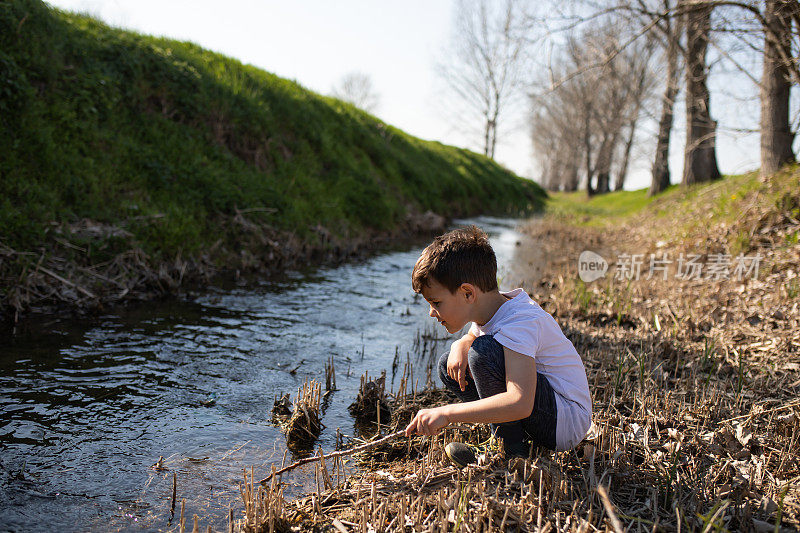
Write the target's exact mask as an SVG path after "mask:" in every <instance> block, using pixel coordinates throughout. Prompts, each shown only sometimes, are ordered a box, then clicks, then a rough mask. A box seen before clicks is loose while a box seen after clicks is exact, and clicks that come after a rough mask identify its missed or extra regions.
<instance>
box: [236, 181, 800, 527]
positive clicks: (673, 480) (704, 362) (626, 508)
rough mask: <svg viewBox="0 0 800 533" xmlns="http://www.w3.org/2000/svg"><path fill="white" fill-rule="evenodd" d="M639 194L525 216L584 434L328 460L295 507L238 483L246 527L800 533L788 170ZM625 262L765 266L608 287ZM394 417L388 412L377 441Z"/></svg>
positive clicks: (540, 294) (275, 493)
mask: <svg viewBox="0 0 800 533" xmlns="http://www.w3.org/2000/svg"><path fill="white" fill-rule="evenodd" d="M636 195H637V192H634V193H622V194H617V196H618V197H623V198H626V199H629V200H631V202H630V203H629V204H628V205H626V206H620V205H618V206H615V205H614V203H613V202H612V201H611V200H612V199H613V198H614V196H611V195H609V196H608V197H606V198H596V199H592V200H590V201H588V202H587V201H585V200H584V199H582V198H581V199H580V200H579V201H575V202H572V201H571V200H569V198H564V197H563V196H562V197H556V199H555V201H554V203H556V204H558V203H560V205H561V207H560V212H559V213H557V214H556V213H553V211H552V210H551V211H550V215H548V216H545V217H544V219H535V220H533V221H531V223H530V225H529V226H528V227H527V228H526V229H525V231H526V232H527V233H529V234H530V235H531V236H532V239H530V240H523V241H521V242H522V243H524V244H521V245H520V246H535V247H537V248H542V249H544V254H543V256H544V257H545V258H548V262H547V265H546V267H545V273H544V276H543V277H542V278H540V277H538V276H535V277H534V276H532V277H531V279H529V280H527V282H525V283H524V284H523V286H524V287H525V288H526V290H527V291H528V292H529V293H530V294H531V295H532V296H533V297H534V299H535V300H537V301H538V302H539V303H540V304H541V305H542V307H544V308H545V309H546V310H547V311H548V312H549V313H551V314H552V315H553V316H554V317H555V318H556V320H557V322H558V323H559V325H560V326H561V328H562V329H563V331H564V333H565V334H566V335H567V337H568V338H569V339H570V340H571V341H572V343H573V344H574V345H575V347H576V349H577V350H578V352H579V353H580V354H581V357H582V359H583V361H584V365H585V367H586V371H587V376H588V380H589V386H590V390H591V392H592V401H593V427H592V429H591V430H590V432H589V434H588V435H587V436H586V438H585V439H584V440H583V442H581V443H580V444H579V445H578V446H577V447H576V448H575V449H574V450H572V451H569V452H560V453H554V452H547V451H542V450H539V451H538V452H536V453H534V454H533V456H532V457H531V458H529V459H526V460H519V459H514V460H511V461H508V460H506V459H505V458H504V456H503V453H502V451H501V450H500V449H498V448H497V447H494V446H489V447H488V448H487V450H486V454H485V458H484V460H483V461H481V462H480V464H479V465H475V466H472V467H468V468H467V469H465V470H457V469H456V468H454V467H453V466H452V465H451V464H450V463H449V461H448V460H447V459H446V457H445V456H444V454H443V446H444V444H445V443H446V442H448V441H450V440H461V441H468V442H471V443H473V444H480V443H481V442H483V441H485V439H486V436H487V435H486V433H485V428H483V427H481V426H480V425H475V426H473V427H470V426H468V425H461V426H460V427H458V428H448V429H446V430H445V431H444V432H443V433H442V434H441V435H439V436H437V437H433V438H423V437H415V438H414V439H413V440H410V441H409V440H405V439H398V440H397V441H394V442H393V443H391V445H385V446H384V445H382V448H381V449H378V450H373V451H372V452H371V453H370V454H369V455H368V456H367V457H363V458H362V460H363V461H364V462H363V464H364V468H363V469H362V470H360V471H358V472H356V473H355V474H354V475H352V476H345V477H342V476H341V475H340V472H341V466H340V465H337V463H336V462H333V463H330V462H329V463H328V464H327V465H325V464H324V463H320V464H318V465H317V466H315V467H313V468H316V474H317V475H318V476H319V479H320V482H319V487H320V488H319V490H317V491H316V492H315V493H311V494H308V495H306V496H305V497H300V498H296V499H293V500H288V498H287V499H285V498H284V494H283V487H284V486H286V485H284V484H281V483H276V482H272V480H271V479H270V483H267V484H266V485H265V486H264V487H263V488H259V486H258V484H257V482H256V483H254V481H253V479H252V478H250V479H249V480H248V479H245V483H244V485H243V487H244V490H243V500H244V503H245V509H246V511H245V514H244V516H243V517H242V520H241V522H240V524H241V525H243V526H244V528H245V531H259V530H265V529H268V528H271V527H275V528H276V530H281V528H285V529H284V530H288V528H289V527H291V526H297V527H298V528H299V529H300V530H302V531H312V530H320V529H323V528H326V527H331V526H333V527H336V528H337V529H338V530H340V531H341V530H342V529H346V530H348V531H361V530H364V529H370V528H372V529H374V530H376V531H381V530H386V531H395V530H410V529H412V528H413V529H414V530H418V529H421V530H426V531H430V530H448V531H491V530H493V529H494V530H500V531H504V530H512V529H513V530H520V531H540V530H542V531H551V530H554V531H628V530H630V531H633V530H639V529H644V530H647V531H781V532H783V531H796V530H797V529H798V527H800V463H799V462H798V460H797V458H798V457H800V401H798V397H800V320H798V316H800V313H798V309H799V308H800V290H798V271H797V265H799V264H800V244H798V237H797V236H798V231H800V171H798V169H796V168H790V169H787V170H785V171H784V172H781V173H779V174H776V175H774V176H771V177H770V178H768V179H765V180H762V179H759V178H758V176H757V175H755V174H748V175H742V176H735V177H730V178H726V179H725V180H722V181H719V182H716V183H712V184H706V185H701V186H697V187H692V188H688V189H683V188H680V187H678V188H673V189H671V190H670V191H668V192H667V193H665V194H663V195H661V196H659V197H656V198H655V199H652V200H649V199H646V197H644V195H641V196H640V197H638V198H637V196H636ZM637 203H638V204H639V205H635V204H637ZM587 204H588V205H587ZM598 204H600V205H598ZM551 205H552V204H551ZM576 213H580V215H579V216H576V215H575V214H576ZM587 217H588V218H587ZM586 249H592V250H595V251H598V252H599V253H600V254H601V255H603V257H605V258H606V259H607V260H609V263H610V270H609V273H608V275H607V276H606V278H604V279H601V280H597V281H594V282H591V283H584V282H582V281H580V279H579V278H578V272H577V259H578V255H579V254H580V253H581V251H582V250H586ZM622 253H627V254H643V255H644V257H645V259H646V258H648V257H649V254H650V253H658V254H662V253H663V254H669V256H671V257H672V258H673V259H676V258H677V256H678V255H679V254H681V253H683V254H690V253H693V254H698V255H699V256H700V258H701V260H702V262H703V263H706V262H708V261H709V260H710V259H709V258H710V256H711V255H713V254H723V255H731V256H736V255H737V254H738V253H742V254H744V255H747V256H755V255H760V256H761V258H762V262H761V269H760V271H759V273H758V275H755V276H745V277H744V279H736V277H735V276H730V277H729V278H728V279H723V278H720V279H716V278H715V277H714V276H711V277H707V276H705V275H704V276H701V277H700V278H698V279H688V280H681V279H675V277H674V275H673V273H674V270H673V272H671V273H670V275H669V276H668V279H666V280H665V279H663V278H662V277H661V275H660V274H657V275H656V276H653V277H651V278H649V279H648V277H647V276H646V275H645V274H646V272H645V271H643V273H642V274H643V275H642V276H640V277H637V278H632V279H614V268H615V267H616V266H617V265H616V264H615V261H614V259H615V258H616V257H618V256H619V255H620V254H622ZM673 267H674V265H673ZM422 361H426V359H425V357H424V354H423V355H422ZM427 364H430V363H427ZM415 400H416V397H414V396H413V395H410V396H409V397H402V398H400V401H402V402H403V403H405V402H408V403H414V401H415ZM438 401H439V402H441V401H446V399H444V398H438ZM395 403H398V400H395ZM414 406H415V407H418V405H416V404H415V405H414ZM412 412H413V410H412ZM404 421H405V420H404V419H403V418H401V417H399V416H393V417H392V421H391V424H390V426H389V427H387V428H386V433H391V431H393V430H395V429H397V428H402V427H403V422H404ZM398 450H402V452H403V453H402V454H400V453H398ZM397 457H402V459H398V458H397ZM268 473H269V471H268V470H265V469H262V472H257V473H256V476H255V479H256V480H257V479H259V477H260V474H263V475H266V474H268ZM246 477H247V476H246ZM323 480H324V482H323ZM282 481H289V483H288V484H289V485H290V484H291V475H289V474H287V475H286V476H285V477H284V478H283V480H282ZM339 526H341V527H339ZM404 526H405V527H404Z"/></svg>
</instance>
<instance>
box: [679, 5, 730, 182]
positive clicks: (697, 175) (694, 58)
mask: <svg viewBox="0 0 800 533" xmlns="http://www.w3.org/2000/svg"><path fill="white" fill-rule="evenodd" d="M679 8H683V9H684V10H685V12H686V15H685V17H686V148H685V150H684V163H683V183H684V185H689V184H692V183H699V182H703V181H712V180H716V179H719V178H720V177H721V174H720V172H719V167H718V166H717V154H716V135H717V123H716V121H715V120H713V119H712V118H711V110H710V100H711V99H710V95H709V92H708V85H707V79H708V66H707V63H706V51H707V49H708V41H709V37H710V34H711V11H712V9H713V6H712V5H710V4H709V3H705V2H692V0H681V1H680V2H679Z"/></svg>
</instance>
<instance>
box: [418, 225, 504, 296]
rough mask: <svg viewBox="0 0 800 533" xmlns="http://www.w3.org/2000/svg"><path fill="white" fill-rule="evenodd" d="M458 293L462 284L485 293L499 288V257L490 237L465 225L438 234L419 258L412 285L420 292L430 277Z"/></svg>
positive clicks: (474, 227) (427, 283)
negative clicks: (493, 248)
mask: <svg viewBox="0 0 800 533" xmlns="http://www.w3.org/2000/svg"><path fill="white" fill-rule="evenodd" d="M431 278H432V279H435V280H436V281H437V282H438V283H440V284H442V285H443V286H445V287H447V289H448V290H449V291H450V292H451V293H455V292H456V290H457V289H458V288H459V287H460V286H461V284H462V283H471V284H473V285H475V286H476V287H478V288H479V289H480V290H482V291H484V292H489V291H492V290H495V289H497V258H496V257H495V255H494V250H492V247H491V245H489V238H488V237H487V236H486V234H485V233H484V232H483V231H482V230H481V229H480V228H478V227H476V226H466V227H463V228H459V229H456V230H453V231H449V232H447V233H445V234H444V235H439V236H438V237H436V238H435V239H434V240H433V242H432V243H431V244H429V245H428V247H427V248H425V250H423V251H422V255H420V256H419V259H417V264H415V265H414V270H413V271H412V272H411V287H412V288H413V289H414V292H421V291H422V289H423V287H426V286H428V285H429V283H430V280H431Z"/></svg>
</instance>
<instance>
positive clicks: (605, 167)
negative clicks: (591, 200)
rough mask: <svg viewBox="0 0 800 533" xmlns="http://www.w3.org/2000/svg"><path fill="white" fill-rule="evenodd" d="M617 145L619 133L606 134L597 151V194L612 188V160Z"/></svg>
mask: <svg viewBox="0 0 800 533" xmlns="http://www.w3.org/2000/svg"><path fill="white" fill-rule="evenodd" d="M616 145H617V134H616V133H614V134H613V135H605V136H604V138H603V142H602V143H601V144H600V150H599V151H598V152H597V171H596V174H597V189H596V190H595V192H596V193H597V194H605V193H607V192H609V191H610V190H611V188H610V181H611V162H612V159H613V155H614V147H615V146H616Z"/></svg>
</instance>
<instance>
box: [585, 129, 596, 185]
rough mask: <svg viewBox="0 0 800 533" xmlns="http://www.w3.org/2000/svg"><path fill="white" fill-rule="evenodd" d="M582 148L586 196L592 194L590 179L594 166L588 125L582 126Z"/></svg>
mask: <svg viewBox="0 0 800 533" xmlns="http://www.w3.org/2000/svg"><path fill="white" fill-rule="evenodd" d="M583 149H584V161H585V162H586V194H587V195H588V196H593V195H594V187H593V186H592V180H593V178H594V167H593V166H592V136H591V133H590V132H589V126H588V125H587V126H584V135H583Z"/></svg>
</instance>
